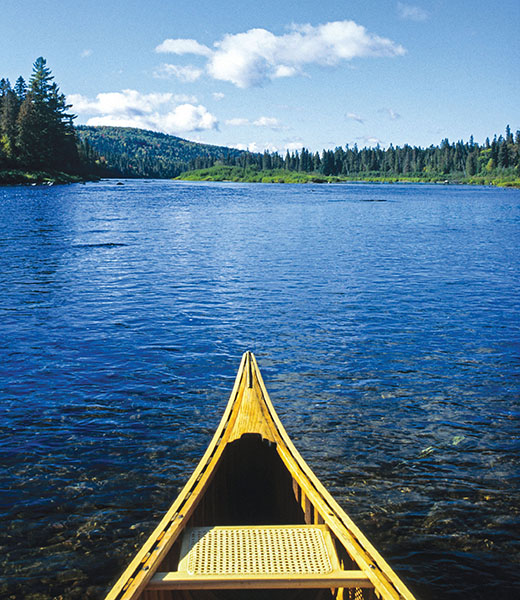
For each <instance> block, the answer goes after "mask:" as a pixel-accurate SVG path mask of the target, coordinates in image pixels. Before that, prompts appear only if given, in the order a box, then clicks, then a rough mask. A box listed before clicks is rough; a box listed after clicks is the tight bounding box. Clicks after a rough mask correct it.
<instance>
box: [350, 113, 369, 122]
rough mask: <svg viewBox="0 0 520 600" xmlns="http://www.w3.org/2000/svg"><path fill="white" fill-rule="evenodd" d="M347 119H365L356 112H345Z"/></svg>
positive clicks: (359, 120) (361, 120)
mask: <svg viewBox="0 0 520 600" xmlns="http://www.w3.org/2000/svg"><path fill="white" fill-rule="evenodd" d="M347 119H352V120H353V121H357V122H358V123H364V122H365V120H364V119H363V117H360V116H359V115H356V113H347Z"/></svg>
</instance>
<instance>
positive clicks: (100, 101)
mask: <svg viewBox="0 0 520 600" xmlns="http://www.w3.org/2000/svg"><path fill="white" fill-rule="evenodd" d="M184 98H185V97H183V96H180V97H179V96H175V95H174V94H170V93H163V94H141V93H140V92H137V91H136V90H123V91H122V92H107V93H101V94H98V95H97V96H96V98H95V99H94V100H92V99H89V98H86V97H84V96H81V95H79V94H71V95H70V96H68V101H69V102H70V103H71V104H72V105H73V107H74V111H75V112H77V113H79V114H82V113H83V114H85V115H91V116H90V118H89V119H88V120H87V125H112V126H119V127H139V128H142V129H151V130H153V131H162V132H164V133H169V134H173V135H177V134H185V133H189V132H194V131H204V130H209V129H217V127H218V121H217V119H216V117H215V116H214V115H212V114H211V113H210V112H209V111H208V110H207V109H206V107H204V106H202V105H200V104H198V105H195V104H190V103H187V102H183V103H182V104H178V100H183V99H184Z"/></svg>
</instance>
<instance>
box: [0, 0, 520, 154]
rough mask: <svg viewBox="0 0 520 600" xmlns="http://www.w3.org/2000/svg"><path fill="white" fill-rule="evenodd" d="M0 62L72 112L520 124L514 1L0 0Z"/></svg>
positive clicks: (374, 137)
mask: <svg viewBox="0 0 520 600" xmlns="http://www.w3.org/2000/svg"><path fill="white" fill-rule="evenodd" d="M1 14H2V19H1V20H0V76H6V77H9V78H10V80H11V82H14V81H15V80H16V78H17V77H18V75H23V76H24V77H26V78H28V77H29V76H30V72H31V67H32V63H33V62H34V60H35V59H36V58H37V57H38V56H44V57H45V58H46V59H47V62H48V66H49V67H50V68H51V69H52V71H53V74H54V75H55V77H56V81H57V82H58V84H59V85H60V88H61V90H62V91H63V92H64V93H65V94H67V97H68V98H69V101H70V102H72V103H73V106H74V112H75V113H76V114H77V115H78V119H77V121H76V122H77V123H91V124H113V125H126V126H136V127H143V128H147V129H154V130H157V131H164V132H166V133H171V134H174V135H179V136H181V137H184V138H186V139H191V140H196V141H202V142H207V143H212V144H221V145H226V146H236V147H240V148H250V149H251V150H258V151H261V150H263V149H265V148H267V149H271V150H278V151H282V152H283V151H284V150H285V149H286V148H291V149H297V148H301V147H302V146H305V147H306V148H309V149H311V150H321V149H322V148H334V147H336V146H344V145H345V144H350V145H353V144H354V143H357V144H358V145H359V146H365V145H374V144H376V143H380V144H381V145H383V146H388V145H389V144H390V143H393V144H394V145H403V144H405V143H409V144H411V145H420V146H429V145H430V144H438V143H439V142H440V141H441V140H442V139H443V138H445V137H448V138H449V139H450V140H458V139H464V140H467V139H468V138H469V136H470V135H473V136H474V137H475V140H476V141H479V142H482V141H484V140H485V138H486V137H487V136H492V135H493V134H494V133H502V132H503V131H504V129H505V126H506V125H507V124H509V125H510V126H511V128H512V130H513V131H516V130H517V129H520V111H519V106H520V103H519V101H518V99H519V98H520V43H519V37H520V36H519V35H518V31H519V27H520V0H500V2H493V1H491V0H487V1H484V0H429V1H428V2H427V1H426V0H416V1H415V0H410V1H409V2H408V1H403V2H398V1H394V0H377V1H376V0H352V1H348V0H343V1H332V0H312V1H309V0H300V1H299V2H288V1H287V0H286V1H285V2H283V1H282V2H280V0H276V1H273V0H262V1H261V2H260V1H259V0H254V1H251V0H241V2H237V3H230V2H221V1H219V0H212V1H209V0H197V1H193V0H191V1H185V0H175V1H173V0H147V1H146V2H133V1H131V0H127V1H126V2H125V1H122V0H103V1H98V0H76V2H70V0H67V1H64V0H2V4H1Z"/></svg>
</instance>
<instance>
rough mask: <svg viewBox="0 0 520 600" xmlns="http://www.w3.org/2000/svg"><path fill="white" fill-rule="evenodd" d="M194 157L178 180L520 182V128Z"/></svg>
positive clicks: (505, 185)
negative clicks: (465, 136)
mask: <svg viewBox="0 0 520 600" xmlns="http://www.w3.org/2000/svg"><path fill="white" fill-rule="evenodd" d="M202 162H203V160H202V159H196V160H195V161H192V164H191V167H192V168H191V170H188V171H186V172H184V173H181V174H180V175H179V176H178V177H177V179H182V180H188V181H241V182H251V183H255V182H259V183H260V182H261V183H333V182H348V181H351V182H355V181H359V182H378V183H395V182H402V183H405V182H406V183H460V184H473V185H495V186H503V187H520V131H517V132H516V135H515V136H513V134H512V132H511V129H510V127H509V126H507V127H506V131H505V136H502V135H500V136H499V137H498V138H497V136H496V135H495V136H494V138H493V140H492V141H490V140H489V138H488V139H486V142H485V144H483V145H479V144H476V143H475V142H474V140H473V137H471V138H470V141H469V142H466V143H465V142H462V141H459V142H456V143H450V142H449V140H447V139H445V140H443V141H442V142H441V144H440V146H430V147H429V148H420V147H412V146H409V145H407V144H406V145H405V146H403V147H402V148H400V147H399V146H395V147H394V146H393V145H390V146H389V147H388V148H386V149H383V148H381V147H380V146H379V145H378V146H376V147H375V148H362V149H358V147H357V146H356V145H355V146H354V147H352V148H350V147H349V146H348V145H347V146H346V147H345V148H341V147H337V148H336V149H335V150H323V151H322V152H321V154H320V153H318V152H315V153H312V152H309V151H308V150H306V149H305V148H303V149H302V150H301V151H300V152H292V153H290V152H289V151H287V153H286V155H285V157H284V158H283V157H281V156H280V155H279V154H278V153H268V152H264V153H263V154H259V153H255V154H253V153H250V152H245V153H243V154H242V155H240V156H238V157H236V156H235V157H228V158H227V160H213V161H210V160H208V159H206V161H205V164H201V163H202Z"/></svg>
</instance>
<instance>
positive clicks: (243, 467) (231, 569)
mask: <svg viewBox="0 0 520 600" xmlns="http://www.w3.org/2000/svg"><path fill="white" fill-rule="evenodd" d="M239 598H276V599H278V598H280V599H282V598H283V599H294V600H296V599H298V600H303V599H305V600H306V599H309V600H311V599H318V598H319V599H325V598H336V599H338V600H341V599H344V600H346V599H349V600H366V599H369V600H373V599H376V598H382V599H384V600H387V599H388V600H390V599H392V600H402V599H406V600H414V597H413V595H412V594H411V593H410V591H409V590H408V589H407V587H406V586H405V585H404V584H403V583H402V581H401V580H400V579H399V577H398V576H397V575H396V574H395V573H394V571H393V570H392V569H391V568H390V567H389V565H388V564H387V563H386V562H385V560H384V559H383V558H382V557H381V556H380V555H379V553H378V552H377V550H376V549H375V548H374V547H373V546H372V545H371V544H370V542H369V541H368V540H367V539H366V537H365V536H364V535H363V533H361V531H360V530H359V529H358V528H357V527H356V525H355V524H354V523H353V522H352V520H351V519H350V518H349V517H348V516H347V515H346V514H345V512H344V511H343V510H342V509H341V508H340V506H339V505H338V504H337V503H336V502H335V500H334V499H333V498H332V497H331V495H330V494H329V493H328V492H327V491H326V490H325V488H324V487H323V485H322V484H321V483H320V482H319V481H318V479H317V478H316V476H315V475H314V474H313V472H312V471H311V469H310V468H309V467H308V466H307V464H306V463H305V461H304V460H303V459H302V457H301V456H300V454H299V453H298V451H297V450H296V448H295V447H294V446H293V444H292V442H291V440H290V439H289V437H288V435H287V433H286V431H285V429H284V428H283V426H282V424H281V422H280V420H279V418H278V416H277V415H276V413H275V411H274V408H273V405H272V403H271V401H270V399H269V396H268V394H267V391H266V388H265V385H264V383H263V381H262V377H261V375H260V371H259V369H258V365H257V363H256V360H255V358H254V356H253V355H252V354H251V353H250V352H246V353H245V354H244V356H243V357H242V362H241V364H240V369H239V371H238V374H237V378H236V381H235V385H234V387H233V391H232V392H231V397H230V399H229V402H228V405H227V407H226V410H225V412H224V416H223V417H222V421H221V422H220V425H219V426H218V428H217V431H216V433H215V435H214V437H213V439H212V441H211V443H210V445H209V447H208V449H207V450H206V453H205V454H204V456H203V458H202V460H201V461H200V463H199V464H198V466H197V468H196V469H195V472H194V473H193V475H192V476H191V478H190V480H189V481H188V483H187V484H186V485H185V487H184V488H183V490H182V491H181V493H180V495H179V497H178V498H177V499H176V500H175V502H174V503H173V504H172V506H171V508H170V509H169V510H168V512H167V513H166V515H165V516H164V518H163V519H162V521H161V522H160V524H159V525H158V527H157V528H156V529H155V531H154V532H153V533H152V535H151V536H150V537H149V538H148V540H147V541H146V542H145V544H144V545H143V547H142V548H141V550H140V551H139V552H138V554H137V555H136V556H135V558H134V559H133V560H132V562H131V563H130V565H129V566H128V568H127V569H126V570H125V572H124V573H123V575H122V576H121V577H120V579H119V580H118V581H117V583H116V584H115V586H114V587H113V588H112V590H111V591H110V592H109V593H108V595H107V596H106V600H137V599H139V600H177V599H180V600H198V599H202V600H216V599H232V600H237V599H239Z"/></svg>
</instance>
